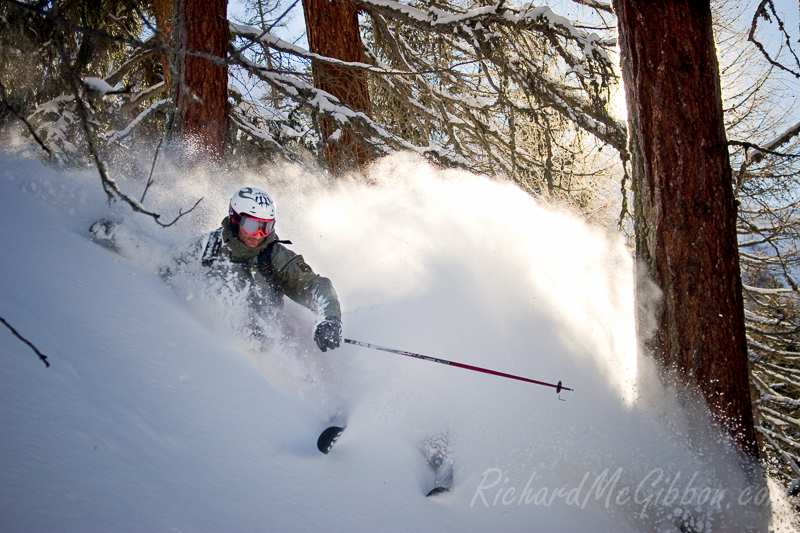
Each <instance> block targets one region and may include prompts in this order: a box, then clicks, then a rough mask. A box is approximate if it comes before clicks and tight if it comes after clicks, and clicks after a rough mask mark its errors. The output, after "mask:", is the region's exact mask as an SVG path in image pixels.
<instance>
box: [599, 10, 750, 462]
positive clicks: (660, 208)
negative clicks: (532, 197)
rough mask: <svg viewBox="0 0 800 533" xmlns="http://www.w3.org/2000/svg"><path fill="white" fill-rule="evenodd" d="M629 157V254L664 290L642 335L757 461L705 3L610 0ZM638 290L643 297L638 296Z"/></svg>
mask: <svg viewBox="0 0 800 533" xmlns="http://www.w3.org/2000/svg"><path fill="white" fill-rule="evenodd" d="M615 8H616V12H617V16H618V24H619V33H620V46H621V49H622V73H623V79H624V81H625V92H626V97H627V101H628V123H629V126H630V144H631V155H632V162H633V189H634V206H635V214H634V218H635V225H636V252H637V256H638V257H639V258H640V259H641V260H643V262H644V264H645V265H646V266H647V267H648V270H649V274H650V275H651V276H652V278H653V279H654V280H655V282H656V284H657V285H658V286H659V287H660V289H661V290H662V291H663V299H662V301H661V303H660V307H659V309H658V316H657V317H656V318H657V320H658V329H657V331H656V333H655V336H654V337H653V338H652V339H651V340H650V346H651V347H652V348H653V350H654V353H655V356H656V358H657V359H658V360H659V361H660V362H661V364H662V365H663V366H664V368H665V369H667V372H665V375H671V376H675V375H677V376H678V378H679V379H680V380H681V381H683V382H684V383H687V384H688V385H689V387H690V388H692V389H694V390H696V391H699V392H700V394H701V395H702V396H703V397H704V398H705V400H706V402H707V403H708V406H709V408H710V409H711V412H712V414H713V415H714V416H715V418H716V419H717V420H718V421H719V422H720V423H721V424H722V425H723V426H724V427H725V428H727V430H728V432H729V433H730V434H731V435H732V436H733V438H735V439H736V441H737V442H738V443H739V445H740V446H741V447H742V449H744V450H745V451H746V452H748V453H749V454H751V455H753V456H757V455H758V448H757V445H756V438H755V429H754V424H753V414H752V404H751V398H750V388H749V374H748V359H747V343H746V338H745V330H744V310H743V302H742V292H741V274H740V271H739V255H738V248H737V238H736V229H735V222H736V207H735V204H734V196H733V189H732V182H731V168H730V162H729V160H728V150H727V139H726V136H725V129H724V125H723V117H722V98H721V93H720V84H719V69H718V65H717V58H716V52H715V46H714V40H713V34H712V28H711V9H710V4H709V1H708V0H705V1H697V0H616V1H615ZM640 295H641V294H640Z"/></svg>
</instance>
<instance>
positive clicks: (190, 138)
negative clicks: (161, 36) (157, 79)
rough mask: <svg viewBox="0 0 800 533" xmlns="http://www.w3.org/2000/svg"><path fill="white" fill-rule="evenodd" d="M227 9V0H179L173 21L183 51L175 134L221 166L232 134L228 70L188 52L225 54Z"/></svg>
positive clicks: (178, 64) (179, 63) (176, 40)
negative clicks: (229, 125)
mask: <svg viewBox="0 0 800 533" xmlns="http://www.w3.org/2000/svg"><path fill="white" fill-rule="evenodd" d="M227 7H228V5H227V0H175V2H174V13H175V16H174V17H173V19H174V21H175V27H174V28H173V42H174V43H175V45H176V46H177V47H178V48H180V49H181V52H180V53H179V54H178V57H177V58H176V61H175V65H176V67H177V70H178V75H179V79H178V80H173V85H174V87H173V88H172V94H173V95H174V97H175V118H174V122H173V126H172V127H173V131H174V132H175V133H177V134H178V136H179V137H180V139H181V141H182V142H183V143H184V144H185V146H187V147H188V148H189V149H190V151H191V152H194V153H201V154H203V155H204V156H206V157H208V158H210V159H211V160H213V161H217V162H219V161H221V160H222V158H223V154H224V150H225V140H226V137H227V133H228V113H229V109H228V67H227V66H226V65H221V64H217V63H215V62H213V61H211V60H209V59H205V58H202V57H198V56H196V55H192V54H191V53H188V52H192V51H196V52H200V53H204V54H211V55H213V56H216V57H219V58H222V59H224V58H225V57H226V56H227V50H228V23H227V20H226V16H227Z"/></svg>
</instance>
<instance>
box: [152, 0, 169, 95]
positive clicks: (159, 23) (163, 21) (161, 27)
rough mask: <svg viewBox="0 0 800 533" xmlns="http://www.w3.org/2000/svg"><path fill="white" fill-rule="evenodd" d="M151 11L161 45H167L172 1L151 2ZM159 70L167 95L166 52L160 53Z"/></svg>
mask: <svg viewBox="0 0 800 533" xmlns="http://www.w3.org/2000/svg"><path fill="white" fill-rule="evenodd" d="M153 11H154V12H155V16H156V29H157V30H158V31H160V32H161V37H162V38H163V40H164V41H163V44H164V45H167V44H169V41H170V35H169V34H170V31H172V0H153ZM161 70H162V71H163V73H164V88H165V89H166V91H167V92H168V93H169V85H170V71H169V54H167V53H166V52H161Z"/></svg>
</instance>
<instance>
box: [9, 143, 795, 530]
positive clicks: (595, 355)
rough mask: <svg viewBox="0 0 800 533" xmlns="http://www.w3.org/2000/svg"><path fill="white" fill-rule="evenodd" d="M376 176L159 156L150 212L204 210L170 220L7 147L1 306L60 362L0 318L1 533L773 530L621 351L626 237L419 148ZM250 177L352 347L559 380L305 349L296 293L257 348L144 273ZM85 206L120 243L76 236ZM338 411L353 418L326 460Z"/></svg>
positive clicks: (228, 298) (203, 304)
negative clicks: (445, 462)
mask: <svg viewBox="0 0 800 533" xmlns="http://www.w3.org/2000/svg"><path fill="white" fill-rule="evenodd" d="M148 163H149V162H147V161H143V162H142V165H141V167H142V168H148ZM135 170H136V169H134V170H132V171H130V172H129V174H130V175H131V176H133V177H130V178H128V179H120V184H121V186H122V187H123V189H124V190H129V191H134V192H132V194H134V195H135V194H136V192H135V191H141V190H143V179H144V178H146V176H142V175H140V174H137V173H136V171H135ZM370 177H371V178H372V180H373V184H371V185H364V184H359V183H355V182H349V181H346V180H345V181H340V182H336V183H333V184H331V183H326V182H325V181H324V180H323V179H322V178H320V177H316V176H311V175H307V174H303V173H302V172H301V171H299V170H298V169H295V168H292V167H285V168H280V169H270V170H265V171H262V173H261V174H260V175H256V174H247V173H239V174H222V173H215V172H202V171H196V172H191V173H188V172H180V171H179V170H178V169H175V168H174V167H170V166H169V165H166V164H164V163H161V164H160V165H159V174H158V183H157V184H156V186H155V187H154V188H153V189H151V190H150V191H149V192H148V199H147V200H146V202H145V205H147V206H148V208H152V209H155V210H156V211H158V212H163V213H165V218H169V217H171V216H174V214H175V213H177V211H178V209H179V208H180V207H187V206H190V205H191V204H192V203H193V202H194V200H195V199H196V198H197V197H199V196H203V197H204V201H203V203H202V204H201V208H200V209H198V211H196V212H194V213H192V214H191V215H189V216H188V217H186V218H184V219H181V221H180V222H179V223H178V225H177V226H175V227H172V228H168V229H162V228H160V227H158V226H156V225H155V224H154V223H153V222H152V221H151V220H149V219H147V218H146V217H143V216H141V215H135V214H133V213H131V212H129V210H128V209H127V208H126V207H125V206H122V205H120V204H113V205H111V206H109V205H107V204H106V203H105V199H104V196H103V194H102V191H101V188H100V184H99V183H98V178H97V176H96V173H95V172H93V171H92V170H91V169H88V170H86V171H65V170H63V169H53V168H51V167H48V166H45V165H43V164H41V163H39V162H37V161H36V160H34V159H32V158H30V157H26V156H24V155H20V154H18V153H16V154H15V153H11V152H6V153H3V154H0V202H1V203H2V207H0V217H2V222H1V223H0V250H2V252H1V253H0V280H1V281H0V316H2V317H3V318H4V319H6V320H7V321H8V322H9V323H10V324H11V325H12V326H14V327H15V328H16V329H17V330H18V331H19V332H20V334H22V335H23V336H25V337H26V338H28V339H29V340H31V341H32V342H33V343H34V344H35V345H36V346H37V347H38V348H39V349H40V350H41V351H42V352H44V353H45V354H46V355H47V356H48V357H49V361H50V363H51V365H52V366H51V367H50V368H45V366H44V365H43V364H42V362H41V361H40V360H39V359H38V358H37V357H36V356H35V354H34V353H33V352H32V351H31V350H30V349H29V348H28V347H27V346H25V345H24V344H23V343H22V342H20V341H19V340H18V339H17V338H15V337H14V336H13V335H12V334H11V332H10V331H9V330H8V329H6V328H5V327H3V328H0V354H1V355H0V530H2V531H83V532H86V531H131V532H137V531H203V532H205V531H208V532H212V531H451V530H452V531H495V530H503V531H531V530H533V531H582V532H585V531H679V530H680V529H679V528H681V527H684V528H686V527H691V528H693V529H694V530H695V531H733V530H737V531H745V530H751V531H766V530H768V529H776V530H790V526H789V525H788V521H789V520H790V518H791V514H790V513H789V512H788V511H786V510H785V508H784V507H783V504H782V503H781V500H780V497H779V495H777V494H774V493H775V492H776V491H775V490H773V491H772V492H773V494H772V497H771V499H770V497H769V495H768V494H767V493H766V492H765V491H763V490H762V491H761V492H759V490H760V489H761V487H762V486H763V485H761V484H760V483H761V481H760V480H759V479H758V475H756V474H752V473H751V474H750V475H749V476H748V474H746V472H745V470H743V468H742V467H741V465H740V464H739V461H738V460H737V458H736V455H735V453H733V452H732V451H731V450H730V449H729V448H728V447H727V445H726V444H725V443H724V442H721V441H720V439H719V438H717V437H716V435H715V433H714V431H713V430H711V429H710V428H709V427H708V426H707V425H706V424H705V422H704V419H703V416H702V413H700V414H698V413H692V412H689V411H687V410H685V409H683V408H680V407H678V406H677V404H676V402H675V401H674V399H673V398H672V396H671V394H670V393H669V392H668V391H663V390H662V389H661V388H660V387H659V386H657V385H656V384H655V382H654V381H653V380H652V378H649V377H648V376H649V372H648V371H647V368H646V365H645V364H644V363H642V362H638V363H637V361H636V356H635V346H634V340H633V318H632V317H633V309H632V303H631V302H632V279H631V270H632V265H631V260H630V258H629V255H628V254H627V252H626V251H625V248H624V246H623V244H622V242H621V241H620V240H619V239H618V238H616V237H614V236H609V235H606V234H604V233H603V232H602V231H600V230H597V229H593V228H589V227H587V226H586V225H584V224H583V223H582V222H580V221H578V220H575V219H573V218H571V217H569V216H567V215H564V214H559V213H556V212H553V211H550V210H547V209H544V208H542V207H541V206H539V205H537V204H536V203H535V202H534V201H533V200H532V199H531V198H530V197H528V196H527V195H525V194H523V193H521V192H520V191H518V190H517V189H516V188H514V187H513V186H510V185H508V184H503V183H497V182H492V181H489V180H487V179H485V178H481V177H476V176H471V175H468V174H465V173H462V172H453V171H448V172H440V171H435V170H434V169H433V168H431V167H430V166H428V165H427V164H426V163H424V162H423V161H421V160H420V159H418V158H416V157H413V156H410V155H403V154H401V155H397V156H393V157H391V158H388V159H385V160H383V161H381V162H379V163H378V164H376V165H375V166H374V167H373V168H372V169H371V171H370ZM244 185H254V186H258V187H261V188H264V189H267V190H269V191H270V193H271V194H272V195H273V198H274V199H275V200H276V204H277V208H278V227H277V229H278V233H279V235H280V237H281V238H283V239H287V238H288V239H291V240H292V241H293V242H294V245H293V246H292V248H293V249H294V250H296V251H298V252H300V253H303V254H304V256H305V258H306V260H307V261H308V262H309V263H310V264H311V265H312V267H314V269H315V270H316V271H317V272H319V273H321V274H322V275H325V276H327V277H329V278H331V279H332V280H333V282H334V285H335V286H336V288H337V291H338V292H339V296H340V299H341V301H342V305H343V310H344V324H345V336H346V337H349V338H354V339H357V340H363V341H365V342H371V343H375V344H380V345H384V346H390V347H394V348H397V349H402V350H409V351H414V352H420V353H424V354H426V355H431V356H435V357H440V358H444V359H450V360H454V361H458V362H462V363H467V364H471V365H477V366H482V367H488V368H491V369H495V370H499V371H502V372H508V373H514V374H519V375H522V376H526V377H529V378H532V379H537V380H542V381H548V382H557V381H558V380H562V381H563V383H564V385H565V386H568V387H571V388H574V389H575V392H562V393H561V395H560V398H559V397H558V396H557V395H556V394H555V392H554V390H553V389H552V388H548V387H539V386H535V385H531V384H526V383H521V382H515V381H511V380H506V379H502V378H498V377H494V376H487V375H483V374H478V373H473V372H468V371H466V370H462V369H457V368H450V367H447V366H444V365H434V364H431V363H427V362H423V361H417V360H412V359H408V358H404V357H400V356H396V355H392V354H386V353H383V352H376V351H372V350H366V349H364V348H359V347H354V346H349V345H347V346H344V347H342V348H340V349H338V350H335V351H334V352H329V353H327V354H322V353H320V352H318V351H317V350H316V348H315V347H314V346H313V344H312V342H311V340H310V333H311V329H312V327H313V323H314V319H315V317H314V316H313V313H311V312H309V311H307V310H305V309H302V308H300V307H299V306H296V305H294V304H289V305H287V309H286V319H285V321H284V322H282V323H279V324H273V325H272V326H271V327H272V329H269V328H268V333H269V334H270V335H271V339H268V340H267V341H266V342H265V343H262V344H257V343H255V344H254V342H255V341H253V339H250V338H249V335H250V334H251V333H252V332H251V331H249V330H248V326H246V325H245V324H244V317H245V315H246V314H245V310H244V308H243V307H242V305H241V302H239V301H238V300H237V299H236V298H235V295H231V294H228V293H225V288H224V287H220V286H211V287H208V286H202V285H198V284H197V283H196V281H195V280H194V279H193V278H192V277H191V276H187V277H185V278H180V277H179V278H178V279H177V281H173V282H172V283H170V284H167V283H165V282H164V281H163V280H162V279H161V278H160V277H159V275H158V272H159V270H160V269H161V268H162V267H163V266H164V265H166V264H168V262H169V258H170V257H171V256H172V254H174V253H176V252H177V251H178V250H179V249H180V247H181V246H182V245H184V244H185V243H187V242H189V241H190V240H191V239H192V238H193V237H194V236H196V235H199V234H201V233H203V232H205V231H209V230H212V229H214V228H215V227H217V225H218V224H219V220H221V219H222V217H223V216H224V215H225V214H226V205H227V199H228V197H229V196H230V194H231V193H232V192H233V191H234V190H235V189H236V188H237V187H239V186H244ZM102 216H106V217H110V218H112V219H114V220H116V221H118V222H119V223H120V224H121V226H120V228H121V229H120V231H119V233H118V238H119V242H120V253H114V252H112V251H109V250H107V249H105V248H103V247H101V246H98V245H97V244H95V243H93V242H92V241H90V240H89V238H88V237H89V235H88V232H87V228H88V226H89V225H90V224H91V223H92V222H93V221H94V220H97V219H98V218H100V217H102ZM559 399H562V400H565V401H559ZM331 420H336V421H341V420H346V421H347V424H348V429H347V431H346V432H345V434H344V435H343V436H342V438H341V440H340V441H339V443H338V444H337V446H336V447H335V449H334V450H333V451H332V452H331V454H330V455H328V456H323V455H322V454H320V453H319V452H317V450H316V447H315V440H316V436H317V435H318V434H319V432H320V431H321V430H322V429H323V428H324V427H326V426H327V425H329V422H330V421H331ZM443 435H446V438H447V439H448V441H449V442H450V448H449V457H450V459H452V460H453V464H454V472H455V483H456V488H455V490H454V491H452V492H451V493H448V494H445V495H441V496H438V497H435V498H425V497H424V494H425V493H426V492H427V490H429V489H430V488H431V486H430V483H431V481H432V480H431V474H430V472H429V469H428V467H427V466H426V465H425V459H424V457H423V456H422V454H421V453H420V451H419V444H420V443H421V442H423V441H424V440H425V438H427V437H431V436H443ZM771 500H772V504H770V501H771Z"/></svg>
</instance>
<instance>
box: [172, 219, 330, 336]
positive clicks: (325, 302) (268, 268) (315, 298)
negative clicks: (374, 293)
mask: <svg viewBox="0 0 800 533" xmlns="http://www.w3.org/2000/svg"><path fill="white" fill-rule="evenodd" d="M285 243H289V241H280V240H279V239H278V236H277V235H276V234H275V232H272V233H271V234H270V235H269V236H268V237H267V238H266V239H265V240H264V242H263V243H261V244H260V245H259V246H257V247H255V248H248V247H247V246H245V244H244V243H243V242H242V241H240V240H239V239H238V238H236V237H235V236H234V235H233V233H232V231H231V227H230V220H229V218H228V217H225V219H224V220H223V221H222V227H221V228H219V229H217V230H216V231H212V232H211V233H207V234H205V235H203V236H202V237H201V238H200V239H199V240H198V241H197V242H196V243H195V245H194V246H193V250H192V251H191V252H190V253H189V254H187V255H184V256H182V257H181V258H179V259H178V263H187V262H189V261H191V260H192V256H193V258H194V259H196V258H197V256H198V255H199V258H200V261H201V264H202V265H203V266H204V267H206V268H207V269H209V273H215V274H218V275H220V276H222V277H223V278H224V279H230V278H232V277H233V278H238V282H239V285H240V287H241V288H242V289H245V290H250V292H251V293H252V297H253V304H254V307H257V308H260V309H264V310H266V311H270V312H275V311H277V310H280V309H282V308H283V296H284V295H285V296H288V297H289V298H291V299H292V300H294V301H295V302H297V303H299V304H301V305H303V306H305V307H307V308H309V309H311V310H312V311H315V312H316V313H317V321H318V322H320V321H322V320H326V319H334V318H335V319H339V320H341V309H340V307H339V299H338V297H337V296H336V291H335V290H334V289H333V285H332V284H331V282H330V280H329V279H328V278H325V277H322V276H320V275H318V274H315V273H314V271H313V270H311V267H309V266H308V264H307V263H306V262H305V261H304V260H303V256H302V255H297V254H296V253H294V252H292V251H291V250H289V249H288V248H286V247H285V246H284V244H285ZM201 253H202V255H200V254H201ZM231 274H233V276H231Z"/></svg>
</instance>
